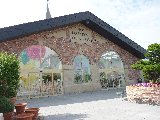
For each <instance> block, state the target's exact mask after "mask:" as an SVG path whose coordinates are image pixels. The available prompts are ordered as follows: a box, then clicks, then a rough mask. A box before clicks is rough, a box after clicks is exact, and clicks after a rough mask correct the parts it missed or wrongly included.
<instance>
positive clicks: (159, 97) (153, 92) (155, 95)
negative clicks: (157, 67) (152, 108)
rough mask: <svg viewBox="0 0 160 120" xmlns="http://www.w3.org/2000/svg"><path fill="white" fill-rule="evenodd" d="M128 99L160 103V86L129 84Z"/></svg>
mask: <svg viewBox="0 0 160 120" xmlns="http://www.w3.org/2000/svg"><path fill="white" fill-rule="evenodd" d="M126 94H127V99H128V100H129V101H133V102H138V103H149V104H160V86H157V85H152V86H136V85H132V86H127V87H126Z"/></svg>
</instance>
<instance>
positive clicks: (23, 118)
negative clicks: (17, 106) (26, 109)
mask: <svg viewBox="0 0 160 120" xmlns="http://www.w3.org/2000/svg"><path fill="white" fill-rule="evenodd" d="M33 116H34V115H33V114H32V113H21V114H18V115H16V117H15V118H16V120H32V118H33Z"/></svg>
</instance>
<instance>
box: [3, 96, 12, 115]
mask: <svg viewBox="0 0 160 120" xmlns="http://www.w3.org/2000/svg"><path fill="white" fill-rule="evenodd" d="M13 110H14V104H13V103H11V101H10V100H9V99H8V98H6V97H4V96H3V97H1V98H0V113H7V112H12V111H13Z"/></svg>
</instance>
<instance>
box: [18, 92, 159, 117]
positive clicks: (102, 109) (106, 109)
mask: <svg viewBox="0 0 160 120" xmlns="http://www.w3.org/2000/svg"><path fill="white" fill-rule="evenodd" d="M119 91H120V90H119ZM119 91H118V92H119ZM116 93H117V90H109V91H107V90H102V91H97V92H87V93H81V94H70V95H63V96H53V97H48V98H40V99H37V98H34V99H31V100H23V101H25V102H27V103H28V107H39V108H40V113H41V114H43V115H44V117H45V120H160V106H153V105H146V104H137V103H130V102H128V101H125V100H124V99H123V98H120V96H118V95H117V94H116ZM18 102H19V101H18Z"/></svg>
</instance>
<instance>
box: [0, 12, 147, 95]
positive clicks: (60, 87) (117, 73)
mask: <svg viewBox="0 0 160 120" xmlns="http://www.w3.org/2000/svg"><path fill="white" fill-rule="evenodd" d="M0 51H7V52H13V53H16V54H17V56H18V58H19V60H20V66H21V70H20V73H21V80H20V83H21V85H20V91H19V93H18V97H23V98H25V97H27V98H28V97H29V98H30V97H41V96H49V95H55V94H66V93H80V92H85V91H96V90H100V89H102V88H115V87H125V86H126V85H129V84H132V83H136V82H137V79H138V78H139V77H140V72H139V71H135V70H133V69H131V67H130V65H131V64H133V63H135V62H136V61H137V60H139V59H141V58H144V53H145V52H146V50H145V49H144V48H142V47H141V46H139V45H138V44H137V43H135V42H133V41H132V40H130V39H129V38H128V37H126V36H125V35H123V34H122V33H120V32H119V31H117V30H116V29H115V28H113V27H112V26H110V25H109V24H107V23H105V22H104V21H102V20H101V19H99V18H98V17H96V16H95V15H93V14H92V13H90V12H81V13H75V14H70V15H65V16H61V17H56V18H48V19H45V20H40V21H35V22H30V23H25V24H20V25H15V26H11V27H6V28H1V29H0Z"/></svg>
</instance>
